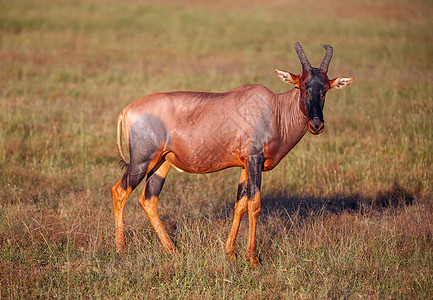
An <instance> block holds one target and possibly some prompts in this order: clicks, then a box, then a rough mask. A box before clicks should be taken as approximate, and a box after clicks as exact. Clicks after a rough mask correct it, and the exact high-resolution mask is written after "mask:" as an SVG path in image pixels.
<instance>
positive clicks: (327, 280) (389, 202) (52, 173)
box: [0, 0, 433, 299]
mask: <svg viewBox="0 0 433 300" xmlns="http://www.w3.org/2000/svg"><path fill="white" fill-rule="evenodd" d="M432 13H433V5H432V4H431V3H430V2H428V1H415V2H414V1H411V2H409V1H406V0H399V1H390V0H383V1H379V2H378V1H358V0H350V1H349V2H346V4H345V5H335V3H331V2H330V1H322V2H320V3H317V1H313V0H306V1H303V2H296V3H290V5H289V4H287V3H284V2H281V1H276V0H275V1H274V0H272V1H268V2H267V5H266V7H264V6H263V4H262V3H261V2H259V1H248V3H246V2H245V1H240V2H236V3H231V2H230V3H229V2H228V1H220V2H215V1H213V2H211V1H204V2H203V1H202V2H200V3H198V2H196V1H182V2H174V1H169V0H164V1H159V2H158V3H154V2H152V1H148V2H145V3H141V2H135V1H127V2H124V1H116V0H113V1H111V0H110V1H96V0H95V1H93V0H92V1H74V2H73V3H71V2H69V1H52V0H37V1H32V2H30V1H21V0H20V1H14V2H10V1H9V2H8V1H0V66H1V68H0V174H1V176H0V269H1V270H2V271H1V272H0V297H1V298H5V299H16V298H26V299H27V298H38V297H43V298H83V297H86V298H87V297H89V296H91V297H95V298H140V299H142V298H164V299H166V298H176V299H177V298H187V299H191V298H211V299H214V298H222V299H227V298H258V299H275V298H356V297H360V298H429V297H431V295H432V294H433V285H432V282H433V272H432V270H433V263H432V262H433V252H432V249H433V226H432V219H433V202H432V199H433V190H432V184H431V183H432V179H433V176H432V175H433V173H432V170H433V166H432V164H433V155H432V150H431V149H432V140H433V124H432V122H431V115H432V113H433V101H432V100H433V88H432V87H431V84H430V83H431V80H432V77H433V65H432V63H431V53H432V49H433V43H432V42H431V41H433V38H432V34H433V33H432V31H431V28H432V25H433V24H432V20H431V15H432ZM295 41H300V42H301V43H302V45H303V47H304V49H305V50H306V52H307V54H308V57H309V58H310V61H311V62H312V63H313V65H318V64H319V63H320V61H321V59H322V58H323V54H324V53H323V49H322V48H321V46H320V43H330V44H332V45H333V46H334V50H335V53H334V57H333V60H332V63H331V66H330V77H334V76H337V75H342V76H353V77H355V78H356V81H355V83H354V84H353V85H352V86H350V88H348V89H345V90H343V91H338V92H332V91H331V92H329V94H328V96H327V104H326V107H325V120H326V128H327V129H326V131H325V132H324V133H323V134H322V135H320V136H319V137H313V136H310V135H306V136H305V137H304V139H303V140H302V141H301V142H300V143H299V145H297V146H296V147H295V148H294V149H293V150H292V151H291V152H290V153H289V155H288V156H287V157H286V158H285V159H284V160H283V161H282V162H281V163H280V165H279V166H278V167H277V168H276V169H275V170H273V171H271V172H268V173H265V174H264V176H263V182H262V187H263V188H262V214H261V216H260V219H259V226H258V236H257V239H258V251H259V257H260V259H261V261H262V266H261V268H259V269H255V270H252V269H250V266H249V263H248V262H247V261H246V260H245V259H244V253H245V249H246V241H247V234H248V228H247V226H248V222H247V220H243V221H242V223H241V227H240V230H239V236H238V239H237V246H236V253H237V254H238V260H237V261H236V262H234V263H231V262H229V261H228V259H227V258H226V256H225V253H224V244H225V240H226V238H227V235H228V231H229V228H230V224H231V220H232V217H233V203H234V198H235V193H236V188H237V181H238V176H239V170H236V169H229V170H225V171H222V172H219V173H216V174H207V175H194V174H178V173H176V172H175V171H171V172H170V174H169V176H168V179H167V181H166V184H165V187H164V189H163V191H162V195H161V200H160V203H159V212H160V215H161V218H162V219H163V222H164V224H165V226H166V228H167V231H168V233H169V235H170V236H171V238H172V240H173V241H174V243H175V244H176V247H177V249H178V255H177V256H169V255H167V254H165V253H164V251H163V248H162V246H161V245H160V243H159V241H158V239H157V237H156V235H155V232H154V230H153V228H152V227H151V224H150V223H149V221H148V220H147V218H146V216H145V214H144V213H143V211H142V209H141V207H140V206H139V204H138V201H137V198H138V194H139V193H140V192H141V189H142V188H143V186H142V185H141V186H139V187H138V188H137V191H135V192H134V193H133V194H132V195H131V197H130V200H129V201H128V204H127V207H126V211H125V220H126V239H127V251H128V252H127V254H126V255H125V256H124V257H120V256H118V255H117V254H116V253H115V248H114V226H113V216H112V204H111V196H110V192H109V191H110V188H111V186H112V185H113V184H114V183H115V182H117V180H118V179H119V178H120V176H121V170H120V169H119V168H118V166H117V161H118V158H117V154H116V146H115V120H116V117H117V114H118V112H119V111H120V110H121V109H122V108H123V107H124V106H125V105H126V104H128V103H130V102H131V101H133V100H134V99H137V98H140V97H142V96H143V95H146V94H149V93H152V92H159V91H171V90H202V91H217V92H218V91H227V90H229V89H232V88H235V87H237V86H239V85H243V84H248V83H261V84H264V85H266V86H268V87H269V88H271V89H272V90H274V91H275V92H282V91H285V90H287V88H288V87H286V86H283V85H282V84H281V83H280V81H278V80H276V78H274V75H273V73H272V68H274V67H278V68H282V69H286V70H288V71H291V72H293V73H298V72H300V65H299V60H298V58H297V56H296V53H295V52H294V51H293V49H292V47H293V43H294V42H295ZM289 88H291V87H289ZM245 219H246V217H245Z"/></svg>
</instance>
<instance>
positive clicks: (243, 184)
mask: <svg viewBox="0 0 433 300" xmlns="http://www.w3.org/2000/svg"><path fill="white" fill-rule="evenodd" d="M322 46H323V47H324V48H325V49H326V54H325V57H324V59H323V62H322V64H321V65H320V67H319V68H313V67H312V66H311V64H310V62H309V61H308V59H307V56H306V55H305V53H304V51H303V49H302V47H301V45H300V44H299V43H296V44H295V50H296V52H297V54H298V57H299V60H300V61H301V65H302V73H301V74H300V75H294V74H291V73H289V72H286V71H281V70H277V69H274V71H275V74H276V75H277V76H278V78H280V79H281V80H282V81H283V82H286V83H291V84H293V85H294V86H295V88H294V89H292V90H290V91H288V92H286V93H282V94H274V93H273V92H272V91H271V90H269V89H268V88H266V87H265V86H263V85H244V86H241V87H238V88H236V89H234V90H232V91H229V92H226V93H206V92H185V91H180V92H170V93H157V94H151V95H148V96H146V97H144V98H141V99H139V100H136V101H135V102H132V103H131V104H129V105H128V106H126V107H125V108H124V109H123V110H122V111H121V112H120V114H119V117H118V120H117V146H118V150H119V154H120V156H121V163H122V164H124V165H125V167H126V171H125V173H124V175H123V176H122V178H121V179H120V180H119V181H118V182H117V183H116V184H115V185H114V186H113V188H112V189H111V194H112V196H113V205H114V220H115V229H116V249H117V252H119V253H123V252H124V247H125V237H124V225H123V218H124V214H123V211H124V207H125V203H126V200H127V198H128V196H129V195H130V193H131V192H132V191H133V190H134V189H135V188H136V187H137V185H138V184H139V183H140V182H141V181H142V180H143V178H144V177H145V176H146V175H147V179H146V184H145V187H144V189H143V192H142V193H141V195H140V199H139V202H140V205H141V207H142V208H143V210H144V211H145V213H146V215H147V216H148V218H149V220H150V222H151V223H152V225H153V227H154V229H155V231H156V233H157V235H158V237H159V239H160V241H161V243H162V245H163V246H164V248H165V249H166V250H167V251H168V252H170V253H174V252H175V248H174V246H173V243H172V242H171V241H170V239H169V237H168V235H167V232H166V231H165V229H164V227H163V224H162V222H161V220H160V218H159V216H158V212H157V201H158V197H159V194H160V192H161V189H162V186H163V185H164V181H165V178H166V176H167V173H168V171H169V169H170V166H173V167H174V168H175V169H176V170H178V171H181V172H190V173H210V172H215V171H220V170H222V169H225V168H229V167H240V168H242V171H241V175H240V179H239V186H238V192H237V199H236V203H235V211H234V219H233V224H232V227H231V229H230V233H229V236H228V239H227V243H226V246H225V250H226V252H227V253H228V254H229V256H230V259H231V260H234V259H235V258H236V255H235V253H234V249H235V239H236V235H237V233H238V229H239V224H240V222H241V219H242V217H243V215H244V213H245V212H246V211H247V210H248V219H249V232H248V244H247V251H246V257H247V258H248V259H249V261H250V262H251V264H252V266H255V265H257V264H258V263H259V261H258V259H257V254H256V239H255V238H256V224H257V218H258V216H259V213H260V185H261V177H262V172H263V171H269V170H272V169H273V168H274V167H275V166H276V165H277V164H278V163H279V162H280V160H281V159H282V158H283V157H284V156H285V155H286V154H287V153H288V152H289V151H290V150H291V149H292V148H293V147H294V146H295V145H296V144H297V143H298V142H299V141H300V140H301V138H302V137H303V136H304V134H305V133H306V131H307V129H308V130H309V131H310V132H311V133H312V134H319V133H321V132H322V131H323V130H324V120H323V106H324V104H325V95H326V92H327V91H328V90H329V89H341V88H344V87H346V86H348V85H349V84H351V83H352V82H353V80H354V79H353V78H346V77H337V78H335V79H332V80H329V78H328V76H327V72H328V66H329V62H330V61H331V57H332V52H333V50H332V47H331V46H330V45H322ZM122 130H123V133H124V136H125V140H126V142H127V146H128V149H129V154H130V162H129V163H127V162H126V159H125V157H124V155H123V153H122V146H121V139H122V136H121V135H122V134H121V132H122Z"/></svg>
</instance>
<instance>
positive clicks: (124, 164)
mask: <svg viewBox="0 0 433 300" xmlns="http://www.w3.org/2000/svg"><path fill="white" fill-rule="evenodd" d="M119 156H120V154H119ZM119 167H120V168H121V169H122V170H123V171H125V170H126V169H128V167H129V163H127V162H126V161H124V160H123V159H122V158H121V157H120V160H119Z"/></svg>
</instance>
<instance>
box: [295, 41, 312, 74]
mask: <svg viewBox="0 0 433 300" xmlns="http://www.w3.org/2000/svg"><path fill="white" fill-rule="evenodd" d="M295 50H296V53H297V54H298V57H299V60H300V61H301V65H302V72H305V71H310V70H311V69H312V67H311V64H310V62H309V61H308V58H307V55H305V52H304V49H302V47H301V44H299V42H296V43H295Z"/></svg>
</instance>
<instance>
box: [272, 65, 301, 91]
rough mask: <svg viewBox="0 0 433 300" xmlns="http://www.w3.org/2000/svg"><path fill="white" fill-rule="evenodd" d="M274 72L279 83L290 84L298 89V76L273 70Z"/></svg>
mask: <svg viewBox="0 0 433 300" xmlns="http://www.w3.org/2000/svg"><path fill="white" fill-rule="evenodd" d="M274 72H275V74H276V75H277V77H278V78H280V80H281V81H283V82H285V83H291V84H293V85H294V86H296V87H299V76H298V75H293V74H292V73H290V72H286V71H281V70H278V69H275V68H274Z"/></svg>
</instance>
